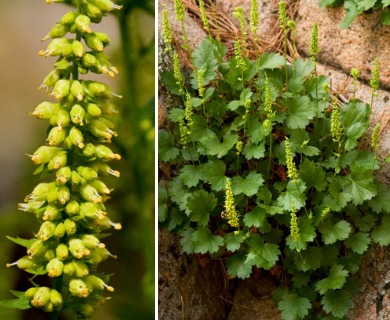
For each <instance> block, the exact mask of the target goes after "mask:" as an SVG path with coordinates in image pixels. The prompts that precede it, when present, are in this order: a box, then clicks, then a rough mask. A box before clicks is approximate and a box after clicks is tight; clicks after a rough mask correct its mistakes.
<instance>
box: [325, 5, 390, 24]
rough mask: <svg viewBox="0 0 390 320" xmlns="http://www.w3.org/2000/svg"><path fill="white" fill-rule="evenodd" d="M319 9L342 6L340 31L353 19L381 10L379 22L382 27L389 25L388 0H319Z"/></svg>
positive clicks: (389, 11)
mask: <svg viewBox="0 0 390 320" xmlns="http://www.w3.org/2000/svg"><path fill="white" fill-rule="evenodd" d="M319 3H320V6H321V7H339V6H342V5H344V8H345V17H344V20H343V21H342V22H341V24H340V27H341V28H342V29H346V28H348V27H349V26H350V25H351V23H352V22H353V21H354V20H355V18H356V17H357V16H359V15H361V14H363V13H365V12H369V11H372V10H381V11H382V13H381V15H380V21H381V22H382V23H383V24H384V25H389V24H390V10H389V6H390V1H388V0H367V1H359V0H320V2H319Z"/></svg>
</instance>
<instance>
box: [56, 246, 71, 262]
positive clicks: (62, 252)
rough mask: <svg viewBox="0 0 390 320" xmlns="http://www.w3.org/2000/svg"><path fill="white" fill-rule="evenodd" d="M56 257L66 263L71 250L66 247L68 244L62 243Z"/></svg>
mask: <svg viewBox="0 0 390 320" xmlns="http://www.w3.org/2000/svg"><path fill="white" fill-rule="evenodd" d="M56 257H57V258H58V259H59V260H61V261H64V260H66V259H68V257H69V250H68V247H67V246H66V244H64V243H60V244H59V245H58V246H57V248H56Z"/></svg>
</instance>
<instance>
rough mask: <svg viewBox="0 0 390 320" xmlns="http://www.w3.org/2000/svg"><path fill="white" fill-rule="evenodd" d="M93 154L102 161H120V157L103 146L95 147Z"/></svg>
mask: <svg viewBox="0 0 390 320" xmlns="http://www.w3.org/2000/svg"><path fill="white" fill-rule="evenodd" d="M95 154H96V156H97V157H98V158H99V159H102V160H113V159H116V160H120V159H121V156H120V155H119V154H116V153H113V152H112V151H111V149H110V148H109V147H107V146H105V145H102V144H100V145H97V146H96V147H95Z"/></svg>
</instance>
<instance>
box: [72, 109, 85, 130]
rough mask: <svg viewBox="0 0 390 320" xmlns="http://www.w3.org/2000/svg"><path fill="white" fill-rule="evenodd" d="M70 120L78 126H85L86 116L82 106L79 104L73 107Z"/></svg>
mask: <svg viewBox="0 0 390 320" xmlns="http://www.w3.org/2000/svg"><path fill="white" fill-rule="evenodd" d="M69 114H70V119H71V120H72V122H73V123H74V124H78V125H80V126H82V125H84V123H83V121H84V116H85V110H84V108H83V107H82V106H80V105H79V104H75V105H73V107H72V109H71V110H70V113H69Z"/></svg>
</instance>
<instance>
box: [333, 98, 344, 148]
mask: <svg viewBox="0 0 390 320" xmlns="http://www.w3.org/2000/svg"><path fill="white" fill-rule="evenodd" d="M330 133H331V135H332V140H333V141H334V142H337V143H338V144H340V143H341V140H342V135H343V126H342V124H341V120H340V110H339V106H338V105H337V100H336V99H334V100H333V104H332V114H331V117H330Z"/></svg>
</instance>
